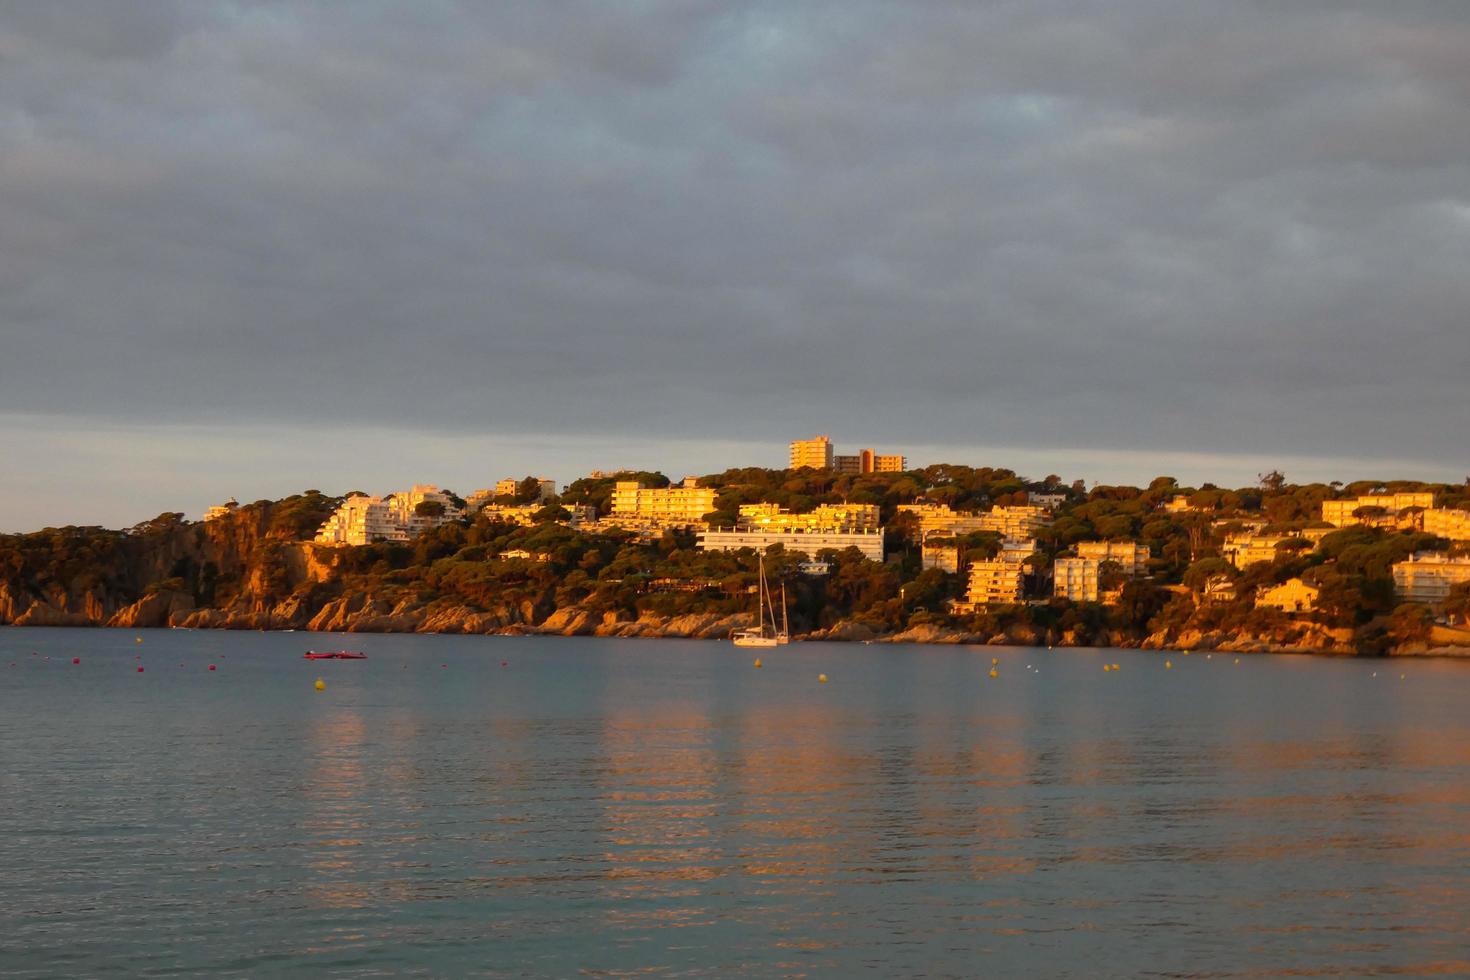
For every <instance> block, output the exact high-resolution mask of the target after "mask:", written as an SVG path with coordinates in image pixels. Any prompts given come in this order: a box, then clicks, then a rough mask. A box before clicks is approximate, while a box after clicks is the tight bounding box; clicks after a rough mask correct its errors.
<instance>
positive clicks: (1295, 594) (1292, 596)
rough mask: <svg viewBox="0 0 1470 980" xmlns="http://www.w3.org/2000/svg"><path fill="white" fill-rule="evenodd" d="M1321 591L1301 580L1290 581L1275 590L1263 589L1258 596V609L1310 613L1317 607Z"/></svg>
mask: <svg viewBox="0 0 1470 980" xmlns="http://www.w3.org/2000/svg"><path fill="white" fill-rule="evenodd" d="M1318 594H1319V590H1318V588H1317V587H1316V586H1315V585H1308V584H1307V583H1306V582H1303V581H1302V580H1301V579H1299V578H1294V579H1290V580H1288V581H1286V582H1283V583H1281V584H1280V585H1278V586H1276V587H1275V588H1271V589H1263V590H1261V592H1259V593H1258V594H1257V595H1256V608H1258V609H1259V608H1265V609H1279V610H1281V611H1282V612H1288V613H1309V612H1311V611H1312V610H1313V609H1314V608H1316V605H1317V596H1318Z"/></svg>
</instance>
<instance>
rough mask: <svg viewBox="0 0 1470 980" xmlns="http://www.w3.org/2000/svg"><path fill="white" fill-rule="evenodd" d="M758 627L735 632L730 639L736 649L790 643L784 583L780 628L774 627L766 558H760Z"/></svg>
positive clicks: (773, 612) (773, 610)
mask: <svg viewBox="0 0 1470 980" xmlns="http://www.w3.org/2000/svg"><path fill="white" fill-rule="evenodd" d="M759 592H760V598H759V603H760V606H759V609H758V610H757V613H758V616H759V625H758V626H756V627H755V628H754V629H745V630H737V631H736V632H735V634H734V635H733V636H732V637H731V640H733V641H734V643H735V645H736V646H737V647H774V646H781V645H784V644H786V643H789V642H791V633H790V630H789V629H788V626H787V622H786V583H785V582H782V583H781V626H780V628H777V626H776V609H775V605H774V604H773V603H772V602H771V588H770V586H769V585H767V584H766V557H765V555H761V556H760V590H759Z"/></svg>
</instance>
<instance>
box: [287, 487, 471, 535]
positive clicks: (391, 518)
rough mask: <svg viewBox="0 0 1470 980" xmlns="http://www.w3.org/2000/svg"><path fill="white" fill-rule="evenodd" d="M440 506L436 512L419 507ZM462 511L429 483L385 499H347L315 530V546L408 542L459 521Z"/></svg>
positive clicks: (358, 497) (362, 497)
mask: <svg viewBox="0 0 1470 980" xmlns="http://www.w3.org/2000/svg"><path fill="white" fill-rule="evenodd" d="M425 503H432V504H439V505H440V507H439V508H437V509H438V511H439V512H438V513H432V512H431V511H430V509H427V508H426V509H425V512H424V513H420V510H419V505H420V504H425ZM460 515H461V511H460V509H459V508H458V507H456V506H455V505H454V503H453V502H452V501H451V500H450V499H449V495H448V494H446V493H444V492H443V491H441V490H440V489H439V488H438V487H436V486H434V485H433V484H431V483H425V484H419V485H417V486H415V487H414V488H413V489H411V490H407V491H403V492H400V493H393V494H389V495H388V496H387V497H366V496H353V497H348V498H347V499H346V500H345V501H343V502H342V506H340V507H338V508H337V510H336V511H335V512H334V513H333V514H332V516H331V517H329V518H327V520H326V522H325V523H324V524H322V526H321V529H320V530H318V531H317V534H316V538H315V541H316V543H317V544H330V545H363V544H371V543H372V542H374V541H410V540H412V539H413V538H415V537H417V536H418V535H420V534H422V533H423V532H424V531H426V530H428V529H429V528H431V527H438V526H439V525H440V524H445V523H448V522H449V521H454V520H458V519H459V517H460Z"/></svg>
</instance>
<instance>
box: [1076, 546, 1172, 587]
mask: <svg viewBox="0 0 1470 980" xmlns="http://www.w3.org/2000/svg"><path fill="white" fill-rule="evenodd" d="M1152 555H1153V552H1152V551H1151V550H1150V549H1149V546H1148V545H1146V544H1139V543H1138V542H1136V541H1081V542H1078V544H1077V557H1078V558H1092V559H1094V560H1096V561H1097V563H1098V564H1099V565H1100V564H1102V563H1103V562H1105V561H1115V562H1117V563H1118V564H1119V565H1121V566H1123V574H1124V575H1127V576H1128V577H1129V578H1134V577H1136V576H1139V575H1143V574H1144V573H1146V572H1147V571H1148V560H1149V558H1150V557H1152Z"/></svg>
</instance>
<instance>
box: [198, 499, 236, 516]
mask: <svg viewBox="0 0 1470 980" xmlns="http://www.w3.org/2000/svg"><path fill="white" fill-rule="evenodd" d="M239 506H240V502H239V501H238V500H236V499H235V498H234V497H231V498H230V499H229V500H226V501H225V502H224V503H222V504H215V505H214V506H213V507H211V508H209V509H208V510H206V511H205V512H204V519H205V520H206V521H217V520H219V519H220V518H221V517H229V516H230V515H231V514H233V513H234V512H235V510H236V508H238V507H239Z"/></svg>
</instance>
